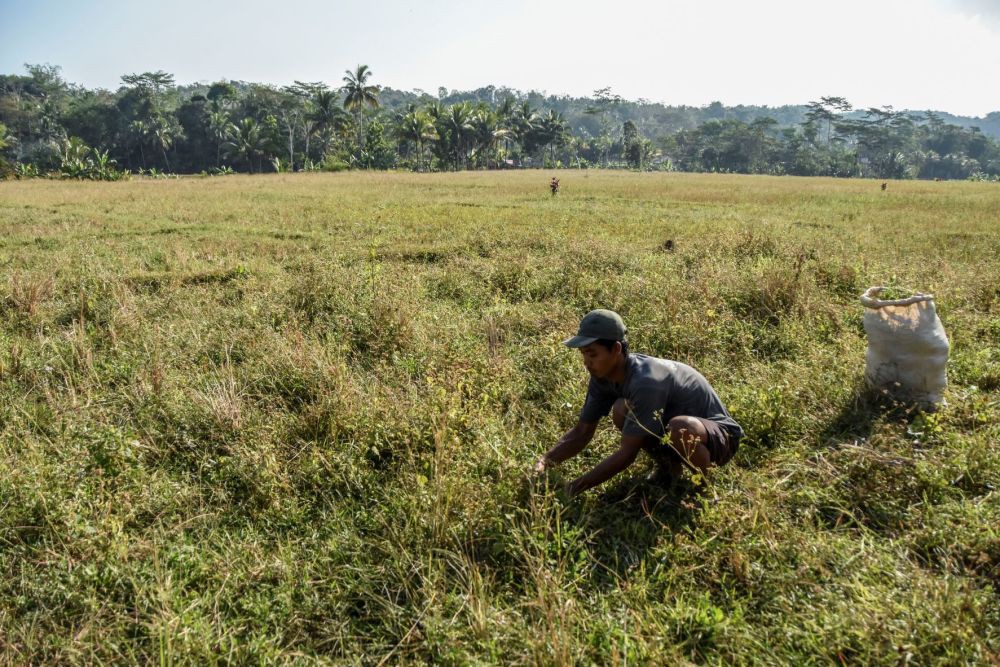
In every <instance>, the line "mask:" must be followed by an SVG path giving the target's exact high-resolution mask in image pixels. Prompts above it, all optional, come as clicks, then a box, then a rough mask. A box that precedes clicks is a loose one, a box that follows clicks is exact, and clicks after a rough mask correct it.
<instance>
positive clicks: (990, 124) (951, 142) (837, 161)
mask: <svg viewBox="0 0 1000 667" xmlns="http://www.w3.org/2000/svg"><path fill="white" fill-rule="evenodd" d="M342 81H343V84H342V85H341V86H340V87H338V88H331V87H330V86H328V85H327V84H324V83H320V82H301V81H296V82H294V83H293V84H292V85H289V86H283V87H277V86H271V85H263V84H256V83H247V82H238V81H220V82H216V83H213V84H194V85H186V86H179V85H176V84H175V82H174V78H173V76H172V75H170V74H168V73H166V72H162V71H157V72H144V73H141V74H127V75H124V76H122V77H121V82H122V83H121V86H120V87H119V88H118V90H117V91H114V92H111V91H107V90H101V89H98V90H88V89H85V88H82V87H79V86H76V85H73V84H71V83H68V82H66V81H65V80H64V79H63V78H62V76H61V73H60V69H59V68H58V67H54V66H50V65H26V66H25V74H23V75H16V74H10V75H0V178H2V177H11V176H13V177H30V176H42V175H48V174H60V175H63V176H69V177H77V178H93V179H114V178H120V177H122V176H123V175H126V174H127V173H131V172H138V173H145V174H153V175H158V174H165V173H209V174H222V173H231V172H233V171H243V172H251V173H258V172H265V171H271V172H273V171H290V170H295V171H298V170H326V171H338V170H343V169H354V168H360V169H411V170H416V171H440V170H458V169H502V168H530V167H545V168H590V167H601V168H629V169H656V170H677V171H698V172H726V173H752V174H792V175H801V176H838V177H852V176H858V177H874V178H937V179H970V178H971V179H989V180H1000V112H992V113H990V114H988V115H987V116H986V117H985V118H982V119H971V118H963V117H957V116H952V115H950V114H945V113H938V112H931V111H923V112H908V111H896V110H894V109H893V108H892V107H888V106H886V107H881V108H867V109H854V108H853V106H852V105H851V103H850V102H849V101H848V100H846V99H844V98H842V97H833V96H831V97H823V98H821V99H820V100H817V101H811V102H809V103H808V104H804V105H799V106H783V107H776V108H769V107H757V106H742V105H741V106H736V107H725V106H723V105H722V104H720V103H718V102H714V103H712V104H710V105H708V106H705V107H688V106H665V105H662V104H657V103H651V102H648V101H646V100H638V101H630V100H625V99H623V98H621V97H620V96H619V95H616V94H614V93H613V92H612V90H611V89H610V88H603V89H599V90H595V91H594V94H593V96H592V97H588V98H576V97H568V96H553V95H549V96H547V95H543V94H541V93H537V92H528V93H524V92H521V91H518V90H513V89H509V88H498V87H494V86H488V87H485V88H480V89H478V90H474V91H464V92H460V91H449V90H447V89H444V88H440V89H438V91H437V94H436V95H432V94H429V93H426V92H424V91H420V90H415V91H409V92H408V91H401V90H394V89H391V88H383V87H380V86H377V85H374V83H372V72H371V70H370V69H369V68H368V67H367V66H366V65H359V66H358V67H356V68H355V69H352V70H348V71H346V72H345V76H344V77H343V80H342Z"/></svg>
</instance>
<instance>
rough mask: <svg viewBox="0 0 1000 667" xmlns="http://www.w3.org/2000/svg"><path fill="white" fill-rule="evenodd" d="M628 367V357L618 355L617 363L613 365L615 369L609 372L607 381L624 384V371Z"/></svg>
mask: <svg viewBox="0 0 1000 667" xmlns="http://www.w3.org/2000/svg"><path fill="white" fill-rule="evenodd" d="M627 366H628V357H626V356H625V354H624V353H623V354H620V355H619V356H618V363H616V364H615V368H614V370H613V371H611V375H610V376H609V377H608V379H609V380H611V381H612V382H614V383H615V384H624V382H625V369H626V368H627Z"/></svg>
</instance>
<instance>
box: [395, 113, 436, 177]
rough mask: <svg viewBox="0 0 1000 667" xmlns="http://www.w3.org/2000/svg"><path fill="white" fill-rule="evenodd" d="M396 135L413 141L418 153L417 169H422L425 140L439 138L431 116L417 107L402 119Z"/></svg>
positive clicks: (403, 139)
mask: <svg viewBox="0 0 1000 667" xmlns="http://www.w3.org/2000/svg"><path fill="white" fill-rule="evenodd" d="M396 135H397V136H398V137H399V138H400V139H401V140H402V141H409V142H412V143H413V145H414V148H415V152H416V154H417V171H420V166H421V158H422V157H423V152H424V151H423V147H424V142H425V141H436V140H437V138H438V134H437V130H436V129H435V128H434V123H433V122H431V119H430V116H428V115H427V114H426V113H424V112H422V111H419V110H416V109H414V110H411V111H410V112H409V113H407V114H405V115H403V117H402V118H401V119H400V121H399V125H397V126H396Z"/></svg>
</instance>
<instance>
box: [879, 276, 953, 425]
mask: <svg viewBox="0 0 1000 667" xmlns="http://www.w3.org/2000/svg"><path fill="white" fill-rule="evenodd" d="M885 289H886V288H885V287H871V288H869V289H868V290H867V291H866V292H865V293H864V294H862V295H861V303H862V304H863V305H864V307H865V317H864V323H865V333H866V334H868V353H867V355H866V361H867V366H866V369H865V378H866V379H867V380H868V383H869V384H870V385H872V386H873V387H875V388H876V389H880V390H885V391H886V392H887V393H888V394H889V395H891V396H892V397H894V398H896V399H899V400H902V401H906V402H913V403H918V404H920V405H921V406H923V407H925V408H933V407H934V406H936V405H937V404H939V403H943V402H944V390H945V387H946V386H947V385H948V378H947V376H946V374H945V364H946V363H947V361H948V349H949V346H948V336H947V334H945V332H944V326H943V325H942V324H941V320H940V319H938V316H937V311H936V310H935V309H934V296H933V295H931V294H914V295H913V296H911V297H908V298H905V299H893V300H883V299H879V295H880V294H881V293H882V292H883V291H885Z"/></svg>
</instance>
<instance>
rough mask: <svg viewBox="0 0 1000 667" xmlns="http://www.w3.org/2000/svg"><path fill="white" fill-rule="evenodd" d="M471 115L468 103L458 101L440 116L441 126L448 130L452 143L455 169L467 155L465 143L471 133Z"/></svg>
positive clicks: (457, 168)
mask: <svg viewBox="0 0 1000 667" xmlns="http://www.w3.org/2000/svg"><path fill="white" fill-rule="evenodd" d="M471 116H472V109H471V107H470V106H469V103H468V102H460V103H458V104H453V105H452V106H450V107H448V110H447V111H446V112H445V114H444V116H443V118H442V123H443V126H444V128H445V130H446V131H447V132H448V137H449V139H450V141H451V144H452V145H451V148H452V149H453V150H454V151H455V171H458V170H459V169H460V168H461V166H462V165H463V163H464V162H465V159H464V158H465V157H466V156H467V155H468V148H467V146H466V144H467V143H468V138H469V135H470V134H471V133H472V124H471V122H470V121H471Z"/></svg>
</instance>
